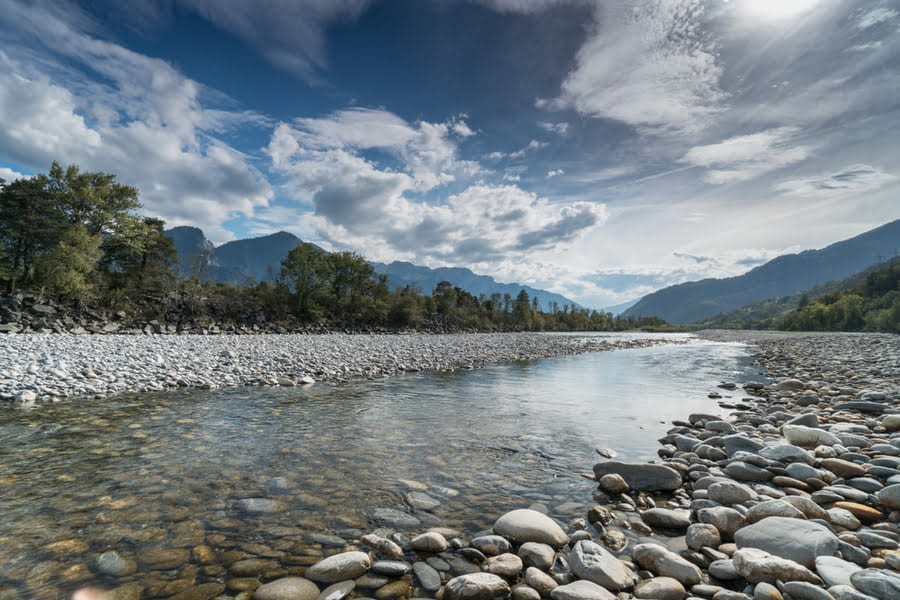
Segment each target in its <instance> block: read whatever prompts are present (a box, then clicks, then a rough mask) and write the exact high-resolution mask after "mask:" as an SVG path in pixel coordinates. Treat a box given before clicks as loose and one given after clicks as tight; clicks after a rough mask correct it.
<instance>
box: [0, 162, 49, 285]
mask: <svg viewBox="0 0 900 600" xmlns="http://www.w3.org/2000/svg"><path fill="white" fill-rule="evenodd" d="M0 181H2V180H0ZM64 229H65V220H64V215H63V213H62V211H61V210H60V209H59V206H58V205H57V203H56V202H54V200H53V198H52V196H51V195H50V194H49V193H48V190H47V178H46V177H45V176H43V175H36V176H35V177H31V178H28V179H18V180H16V181H13V182H11V183H6V182H2V183H0V277H2V278H3V279H4V280H5V281H6V284H7V291H8V292H9V293H13V292H15V290H16V288H17V286H18V285H19V284H23V285H28V284H30V283H32V281H33V278H34V266H35V265H34V262H35V259H36V258H37V257H38V256H40V255H41V254H42V253H44V252H47V251H49V250H50V249H52V248H53V247H54V246H55V245H56V243H57V242H58V241H59V236H60V235H61V233H62V231H63V230H64Z"/></svg>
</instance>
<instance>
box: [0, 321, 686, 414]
mask: <svg viewBox="0 0 900 600" xmlns="http://www.w3.org/2000/svg"><path fill="white" fill-rule="evenodd" d="M679 341H682V342H683V341H684V338H681V339H679V338H674V339H673V338H672V337H671V336H669V337H663V336H659V337H657V338H655V339H654V338H648V336H647V335H642V336H639V337H636V338H635V339H633V340H628V339H622V338H621V337H619V338H618V339H610V338H604V337H602V336H585V335H578V334H559V335H544V334H533V333H495V334H444V335H433V334H408V335H363V334H360V335H352V334H321V335H305V334H248V335H72V334H33V333H28V334H12V335H0V399H3V400H8V401H15V402H18V403H24V404H33V403H35V402H41V401H55V400H61V399H64V398H70V397H88V398H102V397H104V396H109V395H111V394H121V393H128V392H153V391H162V390H171V389H177V388H198V389H207V390H208V389H216V388H221V387H238V386H295V385H305V384H309V383H313V382H316V381H323V382H341V381H348V380H352V379H372V378H379V377H385V376H389V375H394V374H397V373H407V372H417V371H425V370H429V371H450V370H457V369H474V368H478V367H482V366H484V365H486V364H491V363H498V362H509V361H520V360H534V359H538V358H552V357H556V356H566V355H571V354H582V353H585V352H601V351H607V350H619V349H625V348H639V347H647V346H651V345H654V344H671V343H678V342H679Z"/></svg>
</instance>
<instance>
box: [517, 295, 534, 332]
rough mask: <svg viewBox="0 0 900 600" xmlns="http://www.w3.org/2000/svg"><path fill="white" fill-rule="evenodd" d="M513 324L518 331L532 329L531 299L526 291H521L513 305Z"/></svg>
mask: <svg viewBox="0 0 900 600" xmlns="http://www.w3.org/2000/svg"><path fill="white" fill-rule="evenodd" d="M513 322H514V323H515V326H516V329H525V330H528V329H531V298H530V297H529V296H528V292H526V291H525V290H524V289H522V290H520V291H519V294H518V295H517V296H516V301H515V303H514V305H513Z"/></svg>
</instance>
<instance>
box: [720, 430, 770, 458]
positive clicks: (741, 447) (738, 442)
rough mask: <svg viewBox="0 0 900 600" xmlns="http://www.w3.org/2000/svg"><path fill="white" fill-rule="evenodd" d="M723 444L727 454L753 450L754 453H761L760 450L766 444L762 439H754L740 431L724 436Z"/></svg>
mask: <svg viewBox="0 0 900 600" xmlns="http://www.w3.org/2000/svg"><path fill="white" fill-rule="evenodd" d="M722 445H723V446H724V448H725V452H726V454H728V456H732V455H733V454H735V453H736V452H742V451H743V452H752V453H754V454H756V453H759V451H760V450H762V449H763V448H765V446H766V445H765V444H763V443H762V442H760V441H757V440H752V439H750V438H748V437H747V436H746V435H742V434H739V433H735V434H733V435H726V436H725V437H723V438H722Z"/></svg>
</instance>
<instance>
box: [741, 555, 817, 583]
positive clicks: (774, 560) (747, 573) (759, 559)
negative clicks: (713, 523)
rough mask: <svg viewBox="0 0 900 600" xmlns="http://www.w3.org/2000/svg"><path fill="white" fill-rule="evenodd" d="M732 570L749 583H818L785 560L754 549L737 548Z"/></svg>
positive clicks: (793, 563)
mask: <svg viewBox="0 0 900 600" xmlns="http://www.w3.org/2000/svg"><path fill="white" fill-rule="evenodd" d="M731 560H732V562H733V563H734V568H735V569H736V570H737V572H738V573H740V575H741V577H743V578H744V579H746V580H747V581H749V582H750V583H759V582H761V581H765V582H767V583H774V582H775V581H778V580H781V581H808V582H810V583H820V582H821V581H822V580H821V579H820V578H819V576H818V575H816V574H815V573H813V572H812V571H810V570H809V569H807V568H806V567H804V566H803V565H801V564H798V563H796V562H794V561H792V560H788V559H787V558H781V557H780V556H774V555H772V554H769V553H768V552H765V551H763V550H758V549H756V548H739V549H738V550H737V551H735V553H734V556H733V557H732V559H731Z"/></svg>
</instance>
